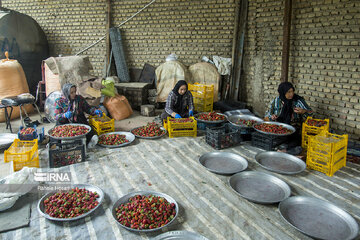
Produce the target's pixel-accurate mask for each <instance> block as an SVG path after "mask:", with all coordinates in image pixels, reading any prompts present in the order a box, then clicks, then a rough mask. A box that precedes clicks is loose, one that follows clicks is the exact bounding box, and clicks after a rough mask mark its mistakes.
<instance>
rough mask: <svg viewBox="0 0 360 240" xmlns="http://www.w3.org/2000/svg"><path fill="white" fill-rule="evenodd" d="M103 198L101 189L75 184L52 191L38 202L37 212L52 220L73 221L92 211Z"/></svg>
mask: <svg viewBox="0 0 360 240" xmlns="http://www.w3.org/2000/svg"><path fill="white" fill-rule="evenodd" d="M103 200H104V193H103V191H102V190H101V189H100V188H98V187H96V186H93V185H90V184H75V185H72V186H71V187H70V188H69V190H68V191H63V190H61V191H60V190H59V191H52V192H50V193H47V194H45V195H44V196H43V197H42V198H41V199H40V200H39V202H38V206H37V209H38V212H39V213H40V215H42V216H43V217H45V218H47V219H49V220H54V221H63V222H64V221H74V220H78V219H81V218H84V217H86V216H88V215H89V214H91V213H92V212H94V211H95V210H96V209H97V208H98V207H99V206H100V204H101V203H102V201H103Z"/></svg>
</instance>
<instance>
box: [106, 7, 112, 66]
mask: <svg viewBox="0 0 360 240" xmlns="http://www.w3.org/2000/svg"><path fill="white" fill-rule="evenodd" d="M110 27H111V0H106V41H105V44H106V66H107V67H106V69H108V64H110V35H109V29H110Z"/></svg>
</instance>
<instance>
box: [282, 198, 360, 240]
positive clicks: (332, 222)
mask: <svg viewBox="0 0 360 240" xmlns="http://www.w3.org/2000/svg"><path fill="white" fill-rule="evenodd" d="M279 212H280V215H281V216H282V217H283V219H284V220H285V221H286V222H287V223H288V224H289V225H291V226H292V227H293V228H295V229H296V230H298V231H300V232H302V233H304V234H305V235H308V236H310V237H313V238H316V239H344V240H348V239H354V238H356V237H357V236H358V234H359V226H358V223H357V222H356V220H355V219H354V218H353V217H352V216H351V215H350V214H348V213H347V212H345V211H344V210H342V209H341V208H339V207H337V206H336V205H334V204H332V203H330V202H327V201H324V200H321V199H318V198H314V197H307V196H295V197H290V198H288V199H286V200H284V201H282V202H281V203H280V204H279Z"/></svg>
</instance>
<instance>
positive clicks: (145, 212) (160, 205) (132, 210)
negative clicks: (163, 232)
mask: <svg viewBox="0 0 360 240" xmlns="http://www.w3.org/2000/svg"><path fill="white" fill-rule="evenodd" d="M115 211H116V219H117V220H118V221H119V222H120V223H121V224H122V225H123V226H126V227H129V228H132V229H139V230H140V229H154V228H159V227H163V226H165V225H166V224H168V223H169V222H170V221H171V220H172V219H173V218H174V217H175V215H176V210H175V204H174V203H169V202H168V201H167V200H166V199H165V198H163V197H158V196H154V195H149V196H144V195H136V196H134V197H131V198H130V199H129V201H128V202H127V203H125V204H121V205H120V206H118V207H117V208H116V209H115Z"/></svg>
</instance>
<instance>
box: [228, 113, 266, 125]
mask: <svg viewBox="0 0 360 240" xmlns="http://www.w3.org/2000/svg"><path fill="white" fill-rule="evenodd" d="M228 120H229V122H230V123H231V124H232V125H234V126H236V127H247V128H251V127H252V126H253V125H254V124H256V123H262V122H263V121H264V120H262V119H261V118H258V117H255V116H251V115H231V116H228Z"/></svg>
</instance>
